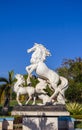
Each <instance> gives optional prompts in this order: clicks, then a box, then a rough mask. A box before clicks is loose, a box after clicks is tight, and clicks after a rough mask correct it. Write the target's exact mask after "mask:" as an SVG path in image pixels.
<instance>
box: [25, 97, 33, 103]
mask: <svg viewBox="0 0 82 130" xmlns="http://www.w3.org/2000/svg"><path fill="white" fill-rule="evenodd" d="M31 99H32V96H29V98H28V100H27V101H26V103H25V104H26V105H27V104H28V102H29V101H30V100H31Z"/></svg>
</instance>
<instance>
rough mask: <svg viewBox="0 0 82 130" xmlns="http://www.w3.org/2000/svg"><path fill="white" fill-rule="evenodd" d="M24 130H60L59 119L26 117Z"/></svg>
mask: <svg viewBox="0 0 82 130" xmlns="http://www.w3.org/2000/svg"><path fill="white" fill-rule="evenodd" d="M23 130H58V119H57V118H54V117H24V118H23Z"/></svg>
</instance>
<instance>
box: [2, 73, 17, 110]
mask: <svg viewBox="0 0 82 130" xmlns="http://www.w3.org/2000/svg"><path fill="white" fill-rule="evenodd" d="M14 82H15V79H14V71H10V72H8V78H4V77H0V100H1V99H2V95H3V93H4V98H5V101H4V107H5V108H8V107H9V102H10V98H11V94H12V87H13V84H14Z"/></svg>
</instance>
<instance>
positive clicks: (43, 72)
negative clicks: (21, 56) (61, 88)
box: [26, 43, 59, 90]
mask: <svg viewBox="0 0 82 130" xmlns="http://www.w3.org/2000/svg"><path fill="white" fill-rule="evenodd" d="M32 51H34V53H33V54H32V57H31V60H30V62H31V65H29V66H27V67H26V71H27V73H28V74H29V75H31V74H32V72H33V71H34V70H35V71H36V74H37V75H38V76H39V77H41V78H43V79H46V80H48V81H49V83H50V84H51V86H52V88H53V89H54V90H55V89H56V88H57V84H58V82H59V75H58V74H57V73H56V72H55V71H53V70H51V69H49V68H48V67H47V66H46V64H45V63H44V61H45V59H46V57H47V56H49V55H50V52H49V50H47V49H46V48H45V47H44V46H43V45H41V44H37V43H35V45H34V46H33V47H32V48H31V49H28V53H29V52H32Z"/></svg>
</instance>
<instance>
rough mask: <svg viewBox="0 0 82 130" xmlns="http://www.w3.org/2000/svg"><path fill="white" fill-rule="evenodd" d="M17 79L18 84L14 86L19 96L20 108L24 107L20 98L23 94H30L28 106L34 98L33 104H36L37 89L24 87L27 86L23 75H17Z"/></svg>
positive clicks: (17, 98)
mask: <svg viewBox="0 0 82 130" xmlns="http://www.w3.org/2000/svg"><path fill="white" fill-rule="evenodd" d="M15 78H16V79H17V82H16V83H15V84H14V88H13V90H14V92H15V93H16V94H17V97H16V100H17V102H18V104H19V105H20V106H22V103H21V102H20V100H19V96H20V95H22V94H28V96H29V98H28V100H27V102H26V103H25V104H28V102H29V101H30V100H31V99H32V97H33V104H35V97H34V93H35V89H34V88H33V87H31V86H27V87H23V84H25V80H24V78H23V75H21V74H16V76H15Z"/></svg>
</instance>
